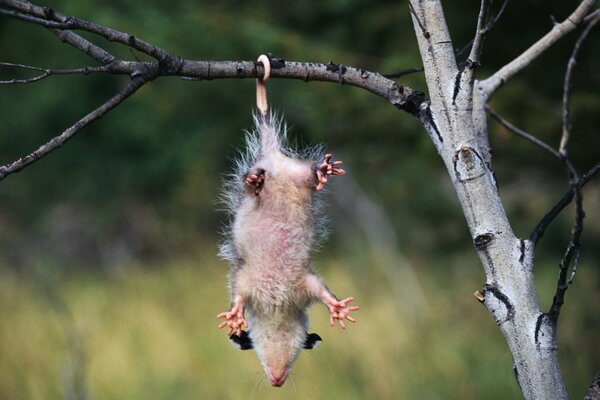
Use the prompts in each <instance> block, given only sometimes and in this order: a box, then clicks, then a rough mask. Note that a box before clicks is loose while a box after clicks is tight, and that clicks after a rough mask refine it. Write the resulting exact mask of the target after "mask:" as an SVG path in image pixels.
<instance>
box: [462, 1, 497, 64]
mask: <svg viewBox="0 0 600 400" xmlns="http://www.w3.org/2000/svg"><path fill="white" fill-rule="evenodd" d="M490 5H491V3H490V0H481V7H480V9H479V17H478V18H477V30H476V31H475V37H474V38H473V46H472V47H471V52H470V53H469V58H467V67H468V68H467V69H468V70H469V71H470V72H469V71H467V72H466V73H467V74H470V75H472V74H473V73H474V70H475V67H473V68H469V66H470V65H473V66H475V65H478V64H479V60H480V57H481V51H482V50H483V41H484V39H485V34H486V33H487V31H488V23H489V21H488V19H489V13H490Z"/></svg>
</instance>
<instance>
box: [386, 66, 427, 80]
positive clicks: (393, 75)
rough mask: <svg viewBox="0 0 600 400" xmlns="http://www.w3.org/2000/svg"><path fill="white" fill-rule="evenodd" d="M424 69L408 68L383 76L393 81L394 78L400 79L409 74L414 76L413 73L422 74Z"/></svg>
mask: <svg viewBox="0 0 600 400" xmlns="http://www.w3.org/2000/svg"><path fill="white" fill-rule="evenodd" d="M423 71H424V69H423V67H419V68H408V69H405V70H403V71H400V72H394V73H391V74H383V76H384V77H386V78H389V79H394V78H400V77H402V76H404V75H409V74H414V73H415V72H423Z"/></svg>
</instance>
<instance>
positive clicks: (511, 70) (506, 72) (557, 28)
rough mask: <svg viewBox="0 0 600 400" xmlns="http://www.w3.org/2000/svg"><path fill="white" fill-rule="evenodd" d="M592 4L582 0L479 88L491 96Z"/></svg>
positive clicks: (577, 21)
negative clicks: (566, 15)
mask: <svg viewBox="0 0 600 400" xmlns="http://www.w3.org/2000/svg"><path fill="white" fill-rule="evenodd" d="M594 4H595V0H583V1H582V2H581V3H580V4H579V6H578V7H577V8H576V9H575V11H574V12H573V13H572V14H571V15H570V16H569V17H567V19H565V20H564V21H563V22H561V23H557V24H555V25H554V26H553V27H552V30H550V32H548V33H547V34H546V35H544V37H542V38H541V39H540V40H538V41H537V42H536V43H534V44H533V45H532V46H531V47H530V48H528V49H527V50H525V51H524V52H523V53H522V54H521V55H519V56H518V57H517V58H515V59H514V60H513V61H511V62H510V63H508V64H506V65H505V66H504V67H502V68H500V69H499V70H498V71H496V73H494V74H493V75H492V76H491V77H489V78H487V79H486V80H484V81H482V82H480V84H479V88H480V90H481V91H482V92H483V94H484V95H485V97H489V96H491V95H492V94H493V93H494V92H495V91H496V90H498V88H499V87H500V86H501V85H502V84H504V82H506V81H507V80H508V79H510V78H511V77H512V76H513V75H515V74H516V73H518V72H519V71H521V70H522V69H523V68H525V67H527V66H528V65H529V64H531V62H532V61H533V60H535V59H536V58H537V57H538V56H539V55H540V54H542V53H543V52H544V51H546V50H547V49H548V48H549V47H550V46H552V45H553V44H554V43H556V42H557V41H558V40H559V39H561V38H562V37H563V36H565V35H566V34H568V33H570V32H571V31H573V30H574V29H575V28H576V27H577V25H579V24H580V23H581V21H582V20H583V19H584V18H585V17H586V15H587V14H588V13H589V12H590V10H591V9H592V7H593V6H594Z"/></svg>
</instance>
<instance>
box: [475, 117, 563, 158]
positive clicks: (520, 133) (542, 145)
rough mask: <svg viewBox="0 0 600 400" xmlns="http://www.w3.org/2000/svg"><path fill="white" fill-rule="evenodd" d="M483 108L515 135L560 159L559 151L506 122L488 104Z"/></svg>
mask: <svg viewBox="0 0 600 400" xmlns="http://www.w3.org/2000/svg"><path fill="white" fill-rule="evenodd" d="M485 110H486V111H487V112H488V113H489V114H490V115H491V117H492V118H494V119H495V120H496V121H498V123H499V124H500V125H502V126H503V127H505V128H506V129H508V130H509V131H511V132H512V133H514V134H515V135H517V136H520V137H522V138H524V139H527V140H529V141H530V142H531V143H533V144H535V145H536V146H538V147H540V148H542V149H544V150H545V151H547V152H548V153H550V154H552V155H553V156H554V157H556V158H558V159H559V160H562V156H561V155H560V153H559V152H558V151H556V150H555V149H554V148H552V147H551V146H550V145H548V144H547V143H546V142H544V141H542V140H540V139H538V138H536V137H535V136H533V135H531V134H529V133H527V132H525V131H524V130H521V129H519V128H517V127H516V126H514V125H513V124H511V123H510V122H508V121H507V120H506V119H504V118H503V117H502V116H500V114H498V113H497V112H496V111H494V110H492V109H491V108H490V107H489V106H488V105H486V106H485Z"/></svg>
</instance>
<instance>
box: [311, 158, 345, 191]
mask: <svg viewBox="0 0 600 400" xmlns="http://www.w3.org/2000/svg"><path fill="white" fill-rule="evenodd" d="M341 163H342V162H341V161H334V162H331V154H325V160H324V161H323V162H322V163H321V164H320V165H318V166H317V168H316V174H317V180H318V181H319V183H318V184H317V191H320V190H322V189H323V188H324V187H325V184H326V183H327V179H328V178H329V176H330V175H344V174H345V173H346V171H344V170H343V169H341V168H338V167H336V166H337V165H340V164H341Z"/></svg>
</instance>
